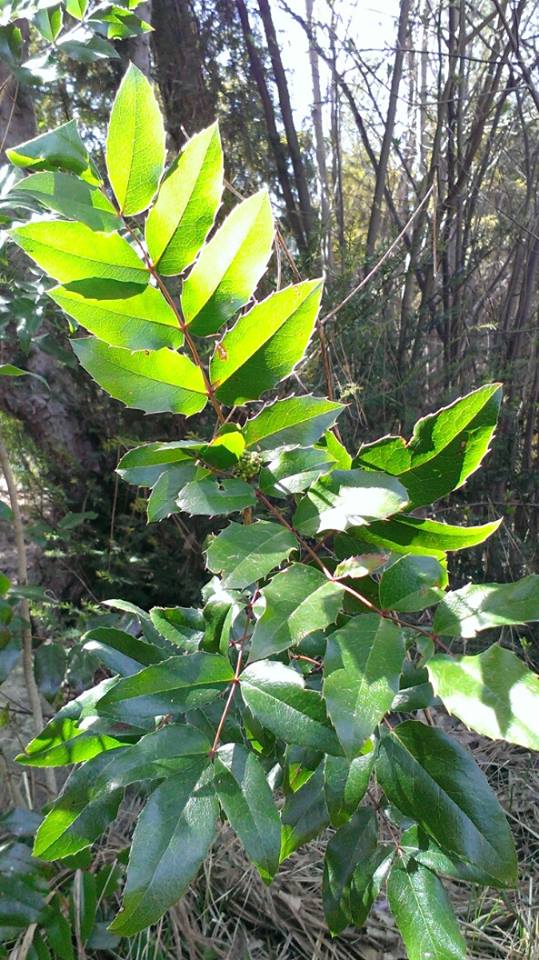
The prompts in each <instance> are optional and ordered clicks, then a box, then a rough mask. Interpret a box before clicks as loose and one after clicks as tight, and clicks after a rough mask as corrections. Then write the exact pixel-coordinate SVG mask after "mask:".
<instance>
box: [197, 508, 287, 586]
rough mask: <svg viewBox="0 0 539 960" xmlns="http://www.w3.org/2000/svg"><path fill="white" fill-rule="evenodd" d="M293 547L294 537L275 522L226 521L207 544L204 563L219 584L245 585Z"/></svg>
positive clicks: (276, 563) (258, 576)
mask: <svg viewBox="0 0 539 960" xmlns="http://www.w3.org/2000/svg"><path fill="white" fill-rule="evenodd" d="M296 548H297V542H296V538H295V537H294V536H293V534H292V533H290V531H289V530H287V529H286V528H285V527H282V526H281V525H280V524H278V523H272V522H270V521H268V520H257V522H256V523H253V524H248V525H247V526H244V525H242V524H239V523H230V524H229V525H228V527H225V529H224V530H222V531H221V533H220V534H219V535H218V536H217V537H215V538H214V539H213V540H211V542H210V543H209V546H208V548H207V551H206V558H207V566H208V569H209V570H211V571H212V573H219V574H220V576H221V578H222V584H223V587H225V588H236V589H237V588H242V587H247V586H249V584H250V583H254V581H255V580H260V579H262V578H263V577H265V576H266V575H267V574H268V573H270V572H271V570H273V569H274V568H275V567H277V566H279V564H280V563H282V561H283V560H286V559H287V557H289V556H290V553H291V552H292V550H295V549H296Z"/></svg>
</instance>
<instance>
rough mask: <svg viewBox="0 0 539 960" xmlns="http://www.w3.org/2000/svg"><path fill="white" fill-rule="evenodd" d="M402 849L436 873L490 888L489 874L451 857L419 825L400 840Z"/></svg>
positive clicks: (405, 832)
mask: <svg viewBox="0 0 539 960" xmlns="http://www.w3.org/2000/svg"><path fill="white" fill-rule="evenodd" d="M400 848H401V850H402V852H403V853H404V854H406V856H409V857H412V858H413V859H414V860H417V861H418V862H419V863H422V864H423V866H424V867H428V868H429V870H433V871H434V873H441V874H443V875H444V876H446V877H452V878H453V879H454V880H466V881H468V883H481V884H483V885H484V886H490V883H491V880H490V877H489V876H488V874H486V873H483V872H482V871H481V870H480V869H479V867H476V866H475V864H473V863H463V861H462V860H457V859H456V858H455V857H449V856H448V855H447V854H446V853H444V852H443V850H442V849H441V847H439V846H438V844H437V843H435V842H434V840H433V839H432V837H429V836H428V834H426V833H425V831H424V830H422V829H421V827H419V826H418V825H417V824H413V825H412V826H411V827H408V829H407V830H405V831H404V833H403V834H402V836H401V838H400Z"/></svg>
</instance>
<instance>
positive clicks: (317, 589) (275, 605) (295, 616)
mask: <svg viewBox="0 0 539 960" xmlns="http://www.w3.org/2000/svg"><path fill="white" fill-rule="evenodd" d="M343 595H344V591H343V588H342V587H340V586H339V584H337V583H332V582H331V581H330V580H328V579H327V578H326V577H325V576H324V574H323V573H321V571H320V570H318V569H317V568H316V567H307V566H305V565H304V564H302V563H293V564H292V565H291V566H290V567H288V568H287V569H286V570H283V571H282V573H278V574H277V575H276V576H275V577H273V579H272V580H271V582H270V583H269V584H268V586H267V587H264V589H263V590H262V596H263V597H264V600H265V602H266V607H265V610H264V613H263V614H262V616H261V617H260V619H259V620H258V621H257V623H256V626H255V629H254V633H253V636H252V639H251V652H250V654H249V660H250V661H253V660H263V659H264V658H265V657H269V656H271V655H272V654H275V653H279V652H280V651H281V650H286V649H287V648H288V647H290V646H291V645H293V644H295V643H299V641H300V640H303V638H304V637H306V636H307V635H308V634H309V633H312V632H313V630H323V629H324V628H325V627H327V626H329V624H330V623H334V622H335V620H336V618H337V614H338V613H339V611H340V609H341V606H342V600H343Z"/></svg>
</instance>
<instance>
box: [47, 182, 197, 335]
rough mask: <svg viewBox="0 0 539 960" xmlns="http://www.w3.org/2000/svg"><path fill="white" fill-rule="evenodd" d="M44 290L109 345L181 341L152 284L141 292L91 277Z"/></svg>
mask: <svg viewBox="0 0 539 960" xmlns="http://www.w3.org/2000/svg"><path fill="white" fill-rule="evenodd" d="M38 176H41V174H38ZM47 293H48V295H49V297H50V298H51V299H52V300H54V302H55V303H57V304H58V306H59V307H61V308H62V310H63V311H64V312H65V313H67V314H68V315H69V316H70V317H73V319H74V320H76V321H77V323H80V325H81V326H82V327H85V329H86V330H88V331H89V332H90V333H93V334H95V336H96V337H99V339H100V340H103V341H104V342H105V343H108V344H110V345H111V346H113V347H128V348H129V349H130V350H158V349H159V348H160V347H172V348H173V349H176V348H177V347H180V346H181V345H182V343H183V334H182V333H181V331H180V329H179V327H178V320H177V317H176V315H175V314H174V311H173V310H172V308H171V307H170V306H169V305H168V303H167V301H166V300H165V298H164V296H163V294H162V293H161V292H160V291H159V290H157V289H156V288H155V287H150V286H147V287H145V288H144V290H142V291H141V290H140V287H133V288H132V289H130V288H129V286H128V285H127V284H125V283H118V282H117V281H114V280H95V279H94V280H79V281H78V282H77V283H70V284H69V285H68V286H65V287H53V288H52V290H48V291H47Z"/></svg>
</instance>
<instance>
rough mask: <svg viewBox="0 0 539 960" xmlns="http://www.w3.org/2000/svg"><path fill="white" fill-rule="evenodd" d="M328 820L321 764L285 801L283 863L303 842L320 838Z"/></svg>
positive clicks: (282, 818)
mask: <svg viewBox="0 0 539 960" xmlns="http://www.w3.org/2000/svg"><path fill="white" fill-rule="evenodd" d="M328 823H329V815H328V810H327V807H326V801H325V799H324V790H323V769H322V764H320V765H319V766H318V768H317V769H316V770H315V772H314V773H313V775H312V777H310V779H309V780H307V782H306V783H304V784H303V785H302V786H301V787H300V788H299V790H296V792H295V793H291V794H289V795H288V796H287V798H286V800H285V804H284V807H283V809H282V812H281V853H280V860H281V863H282V861H283V860H286V858H287V857H289V856H290V854H291V853H293V852H294V850H297V849H298V847H300V846H301V845H302V844H303V843H307V842H308V841H309V840H312V839H313V837H317V836H318V834H319V833H320V832H321V831H322V830H323V829H324V827H327V825H328Z"/></svg>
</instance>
